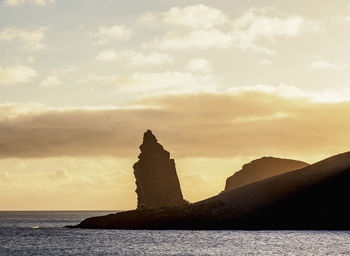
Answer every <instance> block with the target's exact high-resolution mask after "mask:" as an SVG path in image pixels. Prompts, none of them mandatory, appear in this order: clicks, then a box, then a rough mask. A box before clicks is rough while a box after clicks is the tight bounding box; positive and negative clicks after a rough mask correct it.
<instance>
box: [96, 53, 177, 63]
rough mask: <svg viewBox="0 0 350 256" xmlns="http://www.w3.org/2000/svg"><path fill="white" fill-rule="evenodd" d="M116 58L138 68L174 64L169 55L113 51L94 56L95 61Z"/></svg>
mask: <svg viewBox="0 0 350 256" xmlns="http://www.w3.org/2000/svg"><path fill="white" fill-rule="evenodd" d="M117 58H118V59H121V60H123V61H125V62H128V65H129V66H132V67H139V66H143V65H160V64H165V63H172V62H174V59H173V57H172V56H171V55H169V54H165V53H159V52H150V53H146V54H144V53H141V52H138V51H132V50H126V51H121V52H119V53H117V52H115V51H114V50H107V51H103V52H100V53H98V54H97V56H96V59H97V60H100V61H112V60H115V59H117Z"/></svg>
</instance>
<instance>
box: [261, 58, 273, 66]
mask: <svg viewBox="0 0 350 256" xmlns="http://www.w3.org/2000/svg"><path fill="white" fill-rule="evenodd" d="M259 64H260V65H271V64H272V61H271V60H269V59H262V60H260V61H259Z"/></svg>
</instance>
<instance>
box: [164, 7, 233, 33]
mask: <svg viewBox="0 0 350 256" xmlns="http://www.w3.org/2000/svg"><path fill="white" fill-rule="evenodd" d="M161 17H162V20H163V22H164V23H167V24H171V25H180V26H185V27H189V28H193V29H210V28H214V27H215V26H217V25H222V24H225V23H227V22H228V18H227V17H226V16H225V14H224V13H223V12H222V11H221V10H218V9H216V8H213V7H210V6H207V5H203V4H199V5H190V6H186V7H184V8H179V7H172V8H170V9H169V10H168V11H166V12H163V13H161Z"/></svg>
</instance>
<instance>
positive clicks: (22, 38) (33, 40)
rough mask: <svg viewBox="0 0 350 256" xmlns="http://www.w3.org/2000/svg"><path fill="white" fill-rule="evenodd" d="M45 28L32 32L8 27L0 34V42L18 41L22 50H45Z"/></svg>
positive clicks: (46, 29)
mask: <svg viewBox="0 0 350 256" xmlns="http://www.w3.org/2000/svg"><path fill="white" fill-rule="evenodd" d="M47 31H48V28H47V27H40V28H37V29H33V30H25V29H21V28H16V27H8V28H5V29H3V30H2V31H1V32H0V41H14V40H16V41H19V42H21V43H22V44H23V48H25V49H30V50H40V49H43V48H45V44H44V43H43V41H44V39H45V36H46V32H47Z"/></svg>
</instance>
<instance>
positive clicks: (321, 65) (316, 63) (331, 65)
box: [310, 59, 348, 70]
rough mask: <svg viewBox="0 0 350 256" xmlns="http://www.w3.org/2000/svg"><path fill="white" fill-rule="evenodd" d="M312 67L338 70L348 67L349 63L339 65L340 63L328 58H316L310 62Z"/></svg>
mask: <svg viewBox="0 0 350 256" xmlns="http://www.w3.org/2000/svg"><path fill="white" fill-rule="evenodd" d="M310 67H311V68H314V69H323V70H325V69H330V70H336V69H346V68H347V67H348V65H346V64H343V65H339V64H335V63H332V62H329V61H326V60H321V59H320V60H315V61H313V62H312V63H311V64H310Z"/></svg>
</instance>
